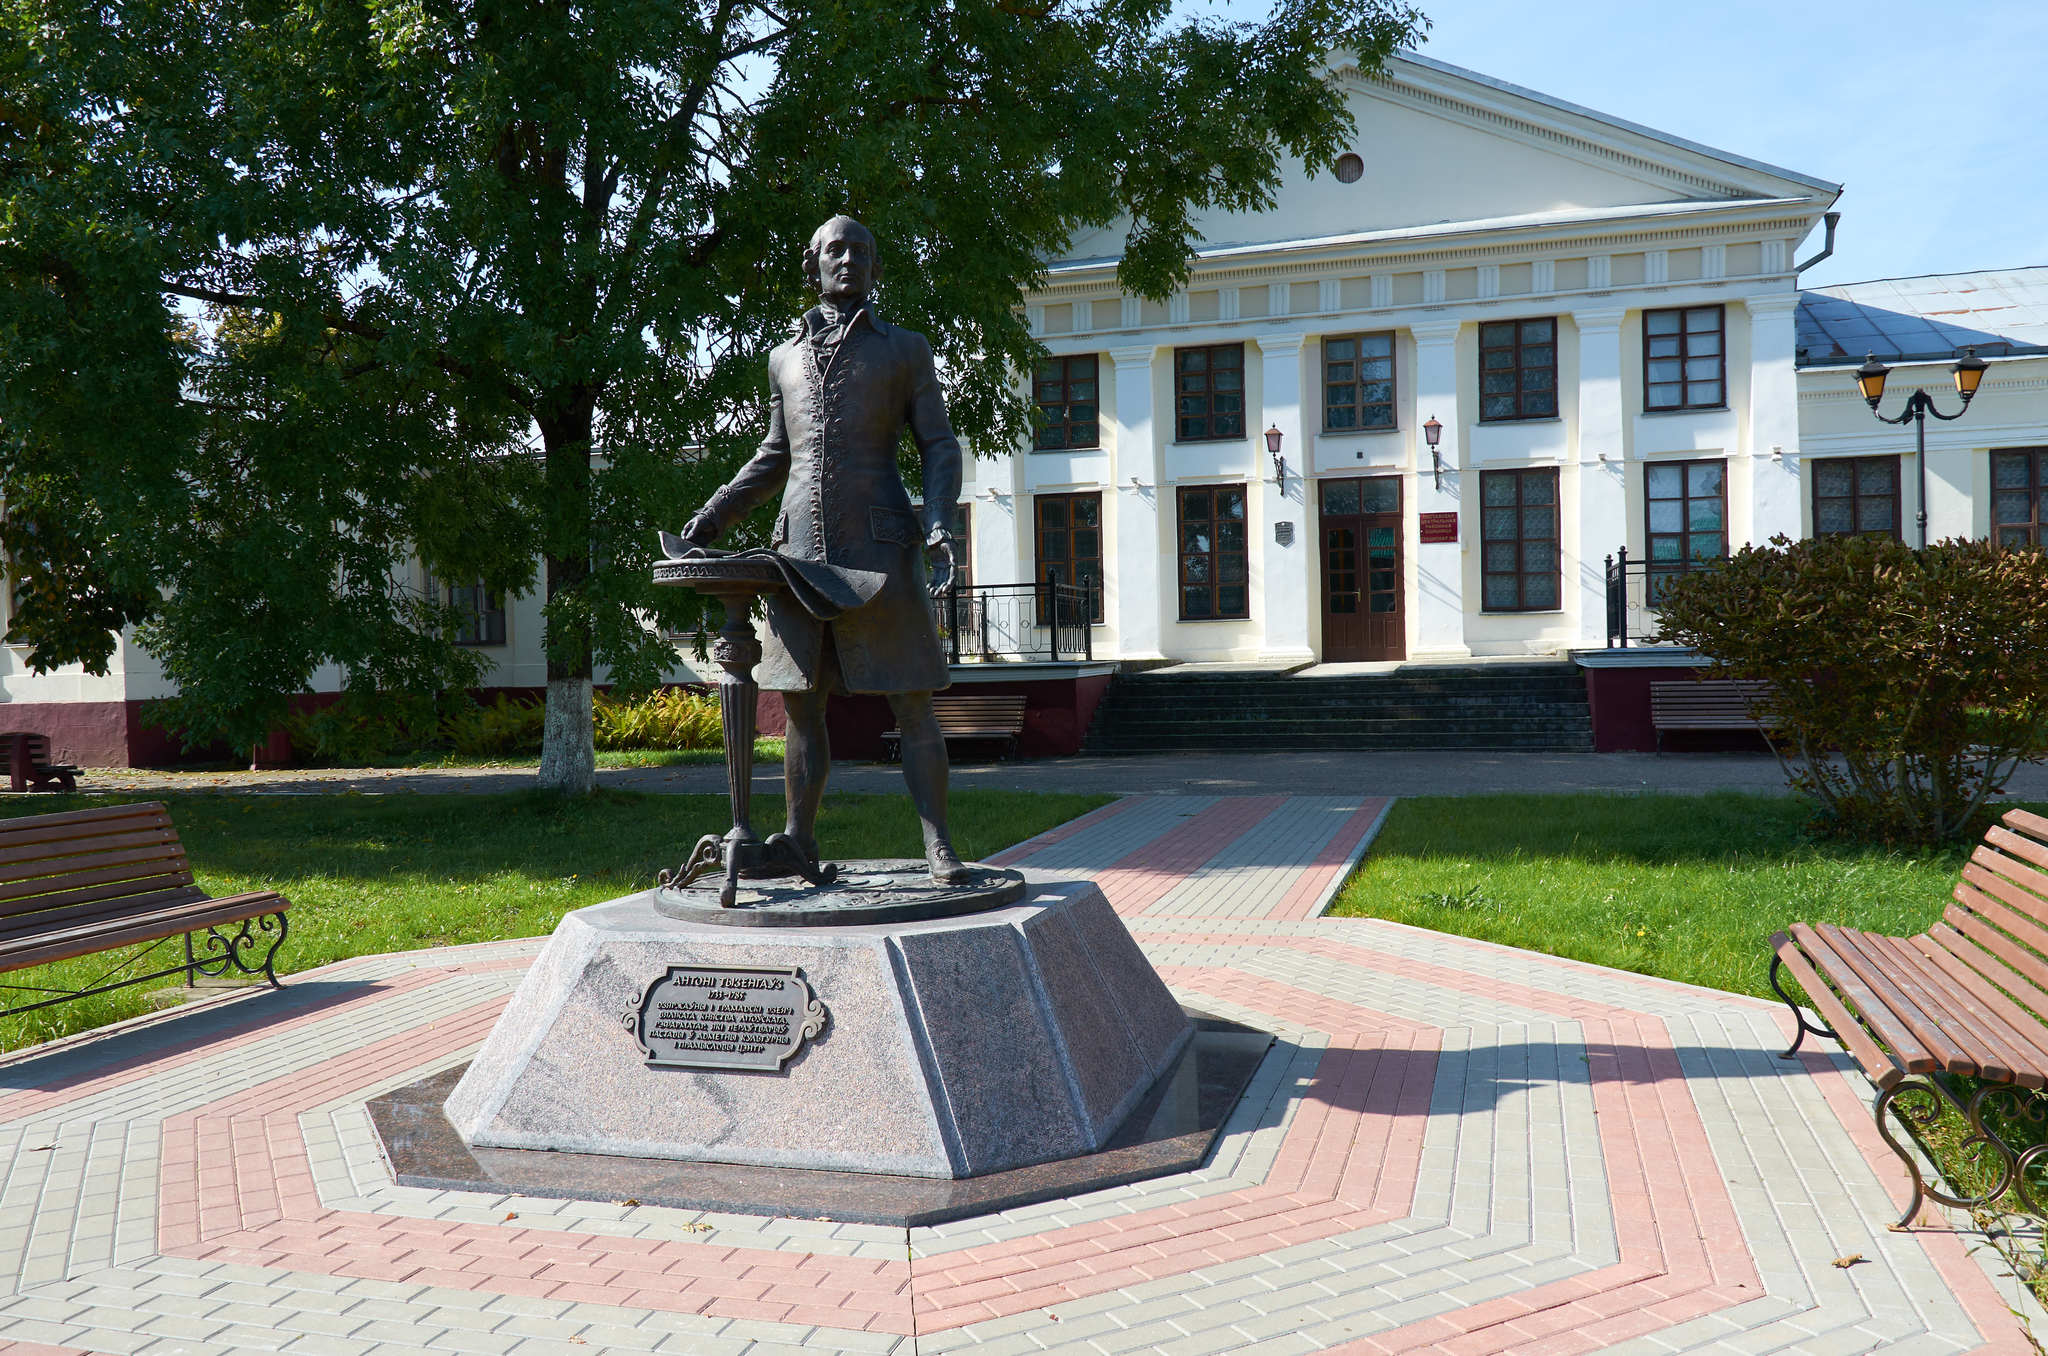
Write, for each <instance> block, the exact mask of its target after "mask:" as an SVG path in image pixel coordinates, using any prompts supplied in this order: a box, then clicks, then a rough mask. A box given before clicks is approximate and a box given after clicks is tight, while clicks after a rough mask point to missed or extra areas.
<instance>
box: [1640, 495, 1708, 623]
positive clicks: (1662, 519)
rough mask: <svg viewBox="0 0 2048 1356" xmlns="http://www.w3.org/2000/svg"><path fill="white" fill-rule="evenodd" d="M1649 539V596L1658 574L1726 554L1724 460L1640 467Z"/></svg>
mask: <svg viewBox="0 0 2048 1356" xmlns="http://www.w3.org/2000/svg"><path fill="white" fill-rule="evenodd" d="M1643 471H1644V476H1643V484H1644V497H1645V501H1646V502H1645V509H1646V514H1645V517H1646V521H1647V526H1648V528H1649V542H1650V567H1649V574H1650V600H1651V601H1652V602H1655V601H1656V600H1657V598H1658V597H1660V596H1661V592H1662V583H1663V580H1664V579H1666V578H1668V577H1670V576H1671V575H1674V574H1677V573H1679V572H1680V571H1683V570H1686V569H1690V568H1692V567H1693V566H1695V565H1697V564H1699V563H1701V562H1703V561H1709V560H1721V559H1724V558H1725V557H1726V556H1727V554H1728V465H1727V463H1726V462H1722V461H1664V462H1652V463H1650V465H1648V466H1646V467H1644V468H1643Z"/></svg>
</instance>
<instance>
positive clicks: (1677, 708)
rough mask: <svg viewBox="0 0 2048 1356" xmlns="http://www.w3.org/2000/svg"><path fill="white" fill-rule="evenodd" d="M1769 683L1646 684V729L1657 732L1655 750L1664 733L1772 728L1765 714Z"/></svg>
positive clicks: (1695, 681) (1703, 680) (1704, 681)
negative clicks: (1759, 713) (1762, 711)
mask: <svg viewBox="0 0 2048 1356" xmlns="http://www.w3.org/2000/svg"><path fill="white" fill-rule="evenodd" d="M1770 690H1771V685H1770V684H1769V683H1746V682H1742V681H1739V680H1737V679H1734V678H1699V679H1685V680H1681V681H1678V682H1670V683H1652V684H1650V726H1651V728H1652V729H1654V730H1655V731H1656V732H1657V751H1658V752H1659V753H1662V752H1663V751H1664V732H1665V731H1666V730H1757V731H1760V732H1768V731H1770V730H1771V729H1772V728H1774V722H1772V721H1771V719H1770V717H1769V714H1768V712H1766V714H1765V715H1764V718H1763V719H1761V720H1759V719H1758V718H1757V714H1756V713H1757V711H1758V710H1759V709H1760V708H1761V707H1762V706H1763V705H1764V704H1765V703H1766V702H1767V700H1768V697H1769V693H1770Z"/></svg>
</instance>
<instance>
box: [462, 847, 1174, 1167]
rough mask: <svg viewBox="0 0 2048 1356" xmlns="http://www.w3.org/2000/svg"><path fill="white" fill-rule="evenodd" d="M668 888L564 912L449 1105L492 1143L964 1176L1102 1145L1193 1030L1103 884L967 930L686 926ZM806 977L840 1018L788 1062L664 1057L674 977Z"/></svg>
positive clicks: (1043, 890)
mask: <svg viewBox="0 0 2048 1356" xmlns="http://www.w3.org/2000/svg"><path fill="white" fill-rule="evenodd" d="M654 894H655V892H653V891H645V892H642V893H640V894H636V895H628V896H626V897H624V898H621V899H615V900H612V901H610V902H608V903H605V904H599V905H596V906H595V907H592V908H588V909H580V910H578V911H576V912H575V913H572V914H569V915H568V916H567V917H565V918H564V919H563V920H562V923H561V925H560V926H559V927H558V928H556V930H555V934H554V936H553V937H552V938H551V939H550V940H549V942H548V945H547V947H546V948H545V949H544V950H543V951H542V953H541V955H540V956H539V958H537V959H536V960H535V962H534V965H533V968H532V969H531V970H530V971H529V972H528V973H527V976H526V979H525V981H524V982H523V983H522V984H521V985H520V987H519V990H518V992H517V993H515V994H514V996H513V998H512V1001H511V1003H510V1004H509V1005H508V1006H507V1008H506V1010H505V1013H504V1015H503V1016H502V1017H501V1018H500V1019H499V1021H498V1024H497V1026H496V1027H495V1028H494V1029H493V1030H492V1032H491V1035H490V1036H489V1038H488V1039H487V1040H486V1041H485V1042H484V1045H483V1048H482V1049H481V1050H479V1051H478V1052H477V1056H476V1058H475V1060H474V1061H472V1063H471V1064H470V1066H469V1069H468V1071H467V1072H466V1073H465V1074H464V1075H463V1076H462V1078H461V1080H460V1082H459V1083H458V1084H457V1085H456V1087H455V1089H454V1091H453V1092H452V1093H450V1094H449V1096H448V1100H447V1103H446V1106H445V1114H446V1117H447V1120H448V1122H449V1123H450V1124H451V1125H452V1126H453V1127H454V1128H455V1130H456V1132H457V1133H458V1134H460V1135H461V1137H462V1139H463V1140H464V1141H466V1142H467V1143H468V1144H469V1145H471V1146H473V1147H476V1148H505V1149H554V1150H564V1151H569V1152H575V1153H595V1154H615V1155H621V1156H626V1157H633V1158H661V1159H678V1160H687V1161H696V1162H713V1163H736V1164H753V1165H759V1166H766V1167H784V1168H810V1169H831V1170H838V1171H850V1172H868V1173H891V1174H899V1175H904V1176H914V1177H936V1178H965V1177H974V1176H978V1175H981V1174H984V1173H991V1172H1001V1171H1006V1170H1009V1169H1014V1168H1019V1167H1025V1166H1028V1165H1031V1164H1037V1163H1045V1162H1049V1161H1052V1160H1055V1159H1061V1158H1070V1157H1073V1156H1076V1155H1080V1154H1087V1153H1092V1152H1094V1151H1096V1150H1098V1149H1101V1148H1102V1147H1103V1146H1104V1145H1105V1144H1106V1143H1108V1141H1109V1140H1110V1137H1111V1136H1112V1135H1113V1134H1114V1133H1115V1131H1116V1130H1117V1128H1118V1127H1119V1125H1121V1124H1122V1122H1123V1121H1124V1120H1125V1118H1126V1117H1127V1116H1128V1115H1129V1114H1130V1112H1131V1111H1132V1110H1133V1109H1134V1108H1135V1107H1137V1105H1138V1104H1139V1102H1140V1101H1141V1100H1142V1099H1143V1098H1144V1097H1145V1095H1146V1093H1147V1091H1148V1090H1149V1089H1150V1088H1151V1087H1152V1085H1153V1083H1154V1082H1155V1081H1156V1080H1157V1079H1158V1078H1159V1077H1160V1075H1161V1074H1162V1073H1164V1072H1165V1071H1166V1069H1167V1068H1168V1066H1169V1065H1171V1064H1172V1063H1173V1061H1174V1059H1175V1057H1176V1056H1177V1055H1178V1054H1179V1053H1180V1051H1181V1049H1182V1047H1183V1046H1184V1045H1185V1044H1186V1043H1187V1041H1188V1039H1189V1036H1190V1034H1191V1031H1192V1027H1191V1025H1190V1023H1189V1021H1188V1019H1187V1017H1186V1015H1185V1014H1184V1013H1183V1012H1182V1011H1181V1009H1180V1007H1179V1005H1178V1004H1176V1003H1175V1002H1174V1000H1173V997H1172V995H1171V994H1169V993H1168V992H1167V989H1166V986H1165V984H1164V983H1162V982H1161V981H1160V979H1159V977H1158V975H1157V974H1156V973H1154V971H1153V969H1152V967H1151V965H1150V963H1149V962H1147V961H1146V959H1145V957H1144V954H1143V953H1142V952H1141V951H1139V949H1138V946H1137V944H1136V943H1135V942H1133V941H1132V940H1131V936H1130V933H1129V932H1128V931H1126V930H1125V928H1124V925H1123V922H1122V920H1121V919H1119V918H1118V917H1117V916H1116V913H1115V911H1114V910H1113V909H1111V908H1110V906H1109V902H1108V901H1107V900H1106V899H1104V898H1103V895H1102V892H1101V891H1100V890H1099V889H1097V888H1096V887H1095V886H1094V885H1093V884H1090V883H1088V882H1081V881H1031V882H1030V883H1029V888H1028V890H1027V891H1026V893H1025V896H1024V899H1023V902H1021V903H1019V904H1016V905H1013V906H1010V907H1006V908H999V909H994V910H990V911H988V912H985V913H980V914H975V915H971V916H969V917H964V918H949V919H937V920H932V921H927V922H918V923H907V924H905V923H897V924H890V925H886V926H885V925H868V926H847V927H827V928H789V929H755V928H731V927H715V926H709V925H705V924H697V923H687V922H682V921H678V920H676V919H673V918H670V917H667V916H664V915H663V914H662V913H660V912H658V911H657V910H656V908H655V907H654ZM676 966H685V967H702V968H707V969H708V968H716V967H736V968H742V969H756V970H767V969H775V968H785V967H795V968H796V969H797V970H799V971H800V972H801V975H802V978H803V980H804V982H805V983H807V984H808V985H809V988H810V990H811V992H812V993H814V994H815V995H816V998H817V1000H818V1001H819V1002H820V1003H822V1004H823V1006H824V1008H825V1011H826V1020H825V1021H824V1023H823V1026H822V1030H820V1031H819V1032H818V1034H816V1035H815V1036H812V1037H811V1038H810V1039H809V1040H808V1041H807V1042H806V1043H804V1044H803V1045H802V1047H801V1048H800V1049H799V1050H798V1051H797V1053H796V1054H795V1055H793V1056H792V1057H791V1058H789V1059H788V1061H787V1062H786V1063H784V1064H783V1065H782V1067H781V1068H780V1069H779V1070H768V1069H761V1070H734V1069H707V1068H677V1067H656V1066H651V1065H650V1063H649V1059H648V1056H647V1052H646V1050H645V1049H643V1047H642V1045H641V1043H640V1041H639V1038H638V1036H637V1035H636V1033H635V1030H634V1029H632V1022H631V1020H630V1018H631V1017H632V1016H633V1015H634V1014H635V1013H636V1010H637V1009H638V1008H639V1007H640V1004H641V1002H642V999H643V996H645V995H646V994H647V992H648V988H649V985H650V984H651V983H652V982H653V981H655V980H657V979H660V978H661V977H662V976H663V975H664V974H665V973H667V972H668V971H669V970H670V968H671V967H676Z"/></svg>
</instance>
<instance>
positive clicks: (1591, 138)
mask: <svg viewBox="0 0 2048 1356" xmlns="http://www.w3.org/2000/svg"><path fill="white" fill-rule="evenodd" d="M1336 78H1337V80H1338V81H1339V83H1340V85H1341V86H1342V88H1343V90H1344V94H1345V98H1346V101H1347V102H1348V104H1349V106H1350V108H1351V112H1352V116H1353V118H1354V119H1355V120H1356V122H1357V128H1358V130H1357V133H1356V136H1355V138H1354V140H1353V149H1354V150H1355V151H1356V152H1357V154H1358V155H1359V157H1360V158H1361V159H1362V161H1363V162H1364V174H1363V176H1362V177H1361V178H1359V179H1358V180H1357V181H1356V182H1353V183H1344V182H1342V181H1340V180H1339V179H1338V177H1337V176H1336V175H1335V174H1334V173H1332V172H1330V170H1329V169H1328V168H1327V167H1326V168H1323V169H1322V170H1321V172H1319V173H1317V174H1316V175H1314V176H1311V175H1310V174H1309V173H1308V172H1307V169H1306V167H1304V166H1303V165H1302V164H1301V163H1300V162H1299V161H1291V162H1289V163H1288V164H1287V165H1286V167H1285V169H1284V171H1283V174H1282V180H1281V184H1280V186H1279V188H1278V189H1277V191H1276V205H1275V207H1274V208H1273V209H1272V210H1270V211H1266V212H1258V213H1236V212H1210V213H1204V214H1201V215H1199V216H1198V217H1197V218H1196V225H1197V227H1198V229H1199V230H1200V232H1201V235H1202V249H1203V250H1204V251H1207V250H1211V249H1223V248H1228V247H1232V246H1244V245H1257V244H1262V243H1278V242H1282V241H1299V240H1322V239H1331V238H1335V237H1343V236H1354V235H1372V234H1377V233H1384V232H1399V231H1403V230H1430V231H1439V230H1441V229H1442V228H1443V227H1445V226H1455V225H1456V224H1458V223H1464V222H1473V223H1497V222H1504V221H1522V220H1538V219H1555V220H1569V219H1572V218H1575V217H1582V216H1583V217H1600V216H1610V217H1611V216H1612V215H1613V214H1614V213H1615V211H1616V209H1640V208H1648V207H1654V206H1657V205H1664V204H1669V205H1673V206H1680V205H1684V204H1701V203H1722V202H1743V201H1758V200H1770V201H1783V200H1785V199H1811V200H1814V201H1818V202H1822V203H1825V202H1827V201H1830V200H1832V198H1833V197H1834V196H1835V195H1836V194H1837V193H1838V192H1839V191H1840V187H1839V185H1836V184H1831V183H1828V182H1827V181H1825V180H1822V179H1816V178H1812V177H1810V176H1807V175H1802V174H1798V173H1796V172H1794V171H1791V170H1783V169H1778V168H1776V167H1775V166H1770V165H1765V164H1762V163H1760V162H1757V161H1753V160H1749V159H1746V158H1744V157H1741V156H1738V155H1734V154H1731V153H1728V152H1724V151H1716V150H1713V149H1712V148H1710V147H1705V146H1700V145H1697V144H1695V143H1692V142H1688V141H1685V140H1683V139H1681V138H1678V137H1672V136H1667V135H1665V134H1663V133H1659V132H1656V131H1653V130H1651V129H1649V128H1646V127H1640V126H1637V125H1636V124H1633V123H1629V122H1626V121H1623V120H1621V119H1617V118H1611V117H1608V116H1607V115H1605V114H1601V113H1596V112H1594V111H1592V110H1590V109H1585V108H1580V107H1578V106H1576V105H1573V104H1568V103H1564V102H1562V101H1560V100H1555V99H1550V98H1548V97H1547V96H1544V95H1541V94H1538V93H1536V92H1534V91H1531V90H1524V89H1519V88H1517V87H1515V86H1512V85H1506V84H1503V83H1501V82H1498V81H1493V80H1489V79H1487V78H1486V77H1484V76H1481V75H1478V74H1476V73H1474V72H1471V71H1465V70H1461V69H1459V68H1457V67H1455V66H1448V65H1445V64H1444V63H1442V62H1436V61H1430V60H1428V59H1426V58H1423V57H1419V56H1414V55H1401V56H1396V57H1393V58H1391V59H1389V61H1388V62H1387V64H1386V67H1385V69H1384V70H1383V71H1381V72H1380V73H1379V74H1377V75H1367V74H1365V73H1363V72H1361V71H1360V70H1359V69H1358V68H1357V66H1356V65H1354V64H1347V63H1344V62H1342V61H1340V62H1339V63H1338V65H1337V67H1336ZM1630 215H1634V213H1630ZM1125 231H1126V228H1125V226H1124V225H1123V224H1121V223H1119V224H1116V225H1113V226H1110V227H1108V228H1105V229H1102V230H1097V231H1090V232H1087V233H1085V234H1084V235H1081V236H1079V237H1077V238H1076V239H1075V240H1074V242H1073V245H1072V246H1071V247H1070V248H1069V249H1068V250H1067V251H1066V259H1067V260H1069V261H1082V260H1098V259H1100V260H1106V259H1113V258H1116V257H1117V256H1119V255H1120V254H1121V253H1122V248H1123V245H1122V242H1123V238H1124V235H1125Z"/></svg>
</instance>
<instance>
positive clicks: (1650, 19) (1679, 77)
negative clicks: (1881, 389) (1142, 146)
mask: <svg viewBox="0 0 2048 1356" xmlns="http://www.w3.org/2000/svg"><path fill="white" fill-rule="evenodd" d="M1416 3H1418V4H1419V5H1420V6H1421V7H1422V9H1423V11H1424V12H1425V13H1426V14H1428V15H1429V18H1430V20H1431V25H1432V26H1431V29H1430V33H1429V38H1428V41H1426V42H1425V43H1423V44H1422V47H1421V49H1420V50H1421V51H1422V52H1423V53H1424V54H1425V55H1428V56H1432V57H1435V58H1436V59H1437V60H1439V61H1448V62H1450V63H1452V64H1453V65H1458V66H1464V67H1467V68H1469V69H1471V70H1475V71H1479V72H1480V73H1482V74H1485V75H1489V76H1492V77H1494V78H1495V79H1498V80H1506V81H1509V82H1511V83H1513V84H1517V85H1523V86H1526V87H1527V88H1529V89H1533V90H1538V91H1541V92H1542V93H1544V94H1548V95H1551V96H1552V97H1554V98H1559V99H1566V100H1569V101H1571V102H1572V103H1575V104H1583V105H1585V106H1586V107H1588V108H1593V109H1598V110H1599V111H1600V112H1603V113H1611V114H1614V115H1616V116H1617V117H1622V118H1627V119H1628V120H1630V121H1631V122H1639V123H1642V124H1644V125H1645V126H1648V127H1654V128H1656V129H1658V130H1659V131H1663V132H1670V133H1673V134H1675V135H1677V136H1681V137H1685V138H1687V139H1689V140H1692V141H1698V142H1702V143H1704V144H1706V145H1708V146H1713V147H1717V148H1719V149H1721V150H1726V151H1733V152H1735V153H1737V154H1739V155H1745V156H1748V157H1750V158H1751V159H1755V160H1763V161H1767V162H1769V163H1771V164H1774V165H1782V166H1785V167H1786V168H1788V169H1795V170H1799V171H1802V172H1804V173H1807V174H1813V175H1818V176H1819V177H1820V178H1823V179H1830V180H1833V181H1834V182H1836V183H1839V184H1841V185H1842V186H1843V193H1842V200H1841V202H1840V203H1838V204H1837V207H1838V208H1839V209H1840V211H1841V213H1842V226H1841V231H1840V234H1839V237H1838V238H1837V240H1836V245H1835V255H1834V257H1833V258H1832V259H1829V260H1827V261H1826V262H1824V263H1822V264H1820V265H1818V266H1817V267H1815V268H1814V269H1812V270H1810V271H1809V272H1807V273H1806V274H1805V275H1804V276H1803V278H1802V281H1803V282H1804V283H1806V284H1807V285H1808V286H1814V285H1821V286H1825V285H1826V284H1828V283H1836V282H1856V281H1861V280H1863V279H1866V278H1888V277H1904V276H1909V275H1913V274H1919V273H1961V272H1968V271H1971V270H1975V269H1988V268H2018V267H2023V266H2026V265H2031V264H2048V0H1974V2H1973V0H1964V2H1963V3H1951V4H1946V5H1942V4H1932V3H1928V0H1855V2H1854V3H1851V4H1843V5H1815V4H1787V3H1785V2H1784V0H1769V2H1768V3H1767V2H1766V0H1705V2H1704V3H1695V4H1688V5H1677V4H1670V3H1664V2H1662V0H1649V3H1644V0H1513V2H1512V3H1511V2H1510V0H1416ZM1179 8H1180V9H1181V11H1182V12H1184V13H1201V12H1204V11H1209V12H1221V13H1225V14H1228V15H1230V16H1231V17H1252V16H1256V15H1258V14H1260V13H1263V12H1264V10H1265V8H1266V4H1265V3H1264V0H1184V3H1183V4H1182V5H1180V6H1179ZM1819 239H1820V233H1819V231H1818V230H1816V231H1815V232H1814V234H1813V236H1812V237H1811V238H1810V242H1809V244H1808V245H1807V246H1806V247H1805V248H1804V249H1803V250H1802V257H1803V256H1804V255H1805V254H1809V253H1812V252H1813V251H1814V250H1815V249H1817V248H1818V241H1819Z"/></svg>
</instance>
